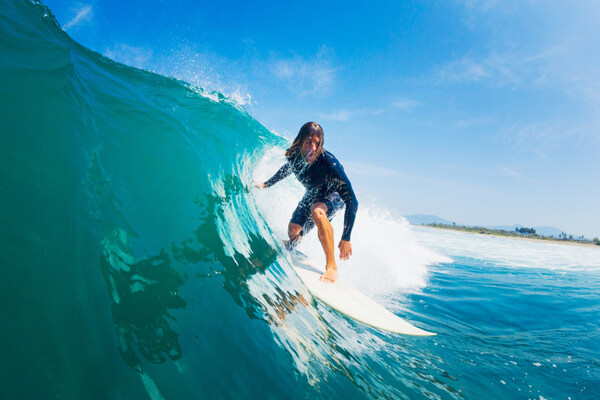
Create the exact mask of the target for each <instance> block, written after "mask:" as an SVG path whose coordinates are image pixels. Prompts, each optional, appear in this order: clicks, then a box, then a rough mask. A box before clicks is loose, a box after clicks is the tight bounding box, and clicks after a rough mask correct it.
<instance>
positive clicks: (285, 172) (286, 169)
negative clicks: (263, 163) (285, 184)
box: [254, 163, 292, 189]
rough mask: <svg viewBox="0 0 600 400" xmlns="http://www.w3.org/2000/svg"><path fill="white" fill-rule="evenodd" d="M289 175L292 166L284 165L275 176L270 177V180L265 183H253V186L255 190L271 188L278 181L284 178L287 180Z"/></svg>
mask: <svg viewBox="0 0 600 400" xmlns="http://www.w3.org/2000/svg"><path fill="white" fill-rule="evenodd" d="M291 173H292V166H291V165H290V163H285V164H284V165H283V167H281V168H280V169H279V171H277V172H276V173H275V175H273V176H272V177H271V179H269V180H268V181H266V182H264V183H261V182H255V183H254V186H255V187H257V188H259V189H264V188H268V187H270V186H273V185H274V184H276V183H277V182H279V181H280V180H282V179H284V178H287V177H288V176H289V175H290V174H291Z"/></svg>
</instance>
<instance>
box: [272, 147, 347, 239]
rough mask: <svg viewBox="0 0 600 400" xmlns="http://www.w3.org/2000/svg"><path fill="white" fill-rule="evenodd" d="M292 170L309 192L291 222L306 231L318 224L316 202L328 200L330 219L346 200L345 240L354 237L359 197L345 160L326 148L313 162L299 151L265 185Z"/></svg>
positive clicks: (328, 215)
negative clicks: (346, 169)
mask: <svg viewBox="0 0 600 400" xmlns="http://www.w3.org/2000/svg"><path fill="white" fill-rule="evenodd" d="M292 172H293V173H294V175H296V178H298V180H299V181H300V183H302V185H304V187H305V188H306V193H305V194H304V197H302V200H300V203H298V207H296V210H295V211H294V213H293V214H292V219H291V220H290V222H292V223H295V224H298V225H300V226H302V228H303V234H306V233H307V232H308V231H309V230H310V229H311V228H312V227H313V226H314V221H313V219H312V216H311V208H312V205H313V204H315V203H317V202H323V203H325V204H326V205H327V218H328V219H329V220H331V218H333V215H334V214H335V212H336V211H338V210H339V209H341V208H342V207H343V205H344V204H345V205H346V212H345V214H344V231H343V232H342V240H347V241H350V234H351V233H352V227H353V226H354V219H355V218H356V210H357V209H358V201H357V200H356V196H355V195H354V191H353V190H352V185H351V184H350V180H349V179H348V177H347V176H346V173H345V172H344V168H343V167H342V164H340V162H339V161H338V160H337V159H336V158H335V157H334V156H333V154H331V153H330V152H328V151H326V150H324V151H323V153H322V154H321V155H320V156H318V157H317V159H316V160H315V161H314V162H313V163H312V164H310V165H308V164H306V162H305V161H304V160H303V159H302V156H301V155H300V153H296V154H294V155H292V156H291V157H290V158H288V160H287V163H285V165H284V166H283V167H281V169H280V170H279V171H277V173H276V174H275V175H273V177H272V178H271V179H269V180H268V181H266V182H265V185H266V186H267V187H269V186H272V185H274V184H275V183H277V182H279V181H280V180H282V179H283V178H286V177H287V176H289V175H290V174H291V173H292Z"/></svg>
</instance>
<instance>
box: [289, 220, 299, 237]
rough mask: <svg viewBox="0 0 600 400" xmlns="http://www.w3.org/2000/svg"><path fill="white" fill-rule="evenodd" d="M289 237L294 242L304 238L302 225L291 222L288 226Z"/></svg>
mask: <svg viewBox="0 0 600 400" xmlns="http://www.w3.org/2000/svg"><path fill="white" fill-rule="evenodd" d="M288 236H289V237H290V240H292V241H296V240H299V239H300V238H301V237H302V225H298V224H295V223H293V222H290V224H289V225H288Z"/></svg>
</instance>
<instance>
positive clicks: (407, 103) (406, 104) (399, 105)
mask: <svg viewBox="0 0 600 400" xmlns="http://www.w3.org/2000/svg"><path fill="white" fill-rule="evenodd" d="M420 105H421V103H420V102H418V101H416V100H412V99H406V98H402V99H398V100H396V101H393V102H392V104H391V106H392V108H395V109H397V110H403V111H409V110H412V109H413V108H415V107H418V106H420Z"/></svg>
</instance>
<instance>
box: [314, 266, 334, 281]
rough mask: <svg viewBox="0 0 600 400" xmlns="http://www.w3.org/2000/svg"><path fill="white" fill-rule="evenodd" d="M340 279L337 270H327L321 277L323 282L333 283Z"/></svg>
mask: <svg viewBox="0 0 600 400" xmlns="http://www.w3.org/2000/svg"><path fill="white" fill-rule="evenodd" d="M337 277H338V273H337V268H327V269H326V270H325V273H324V274H323V275H321V277H320V278H319V280H320V281H321V282H327V283H333V282H335V280H336V279H337Z"/></svg>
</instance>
